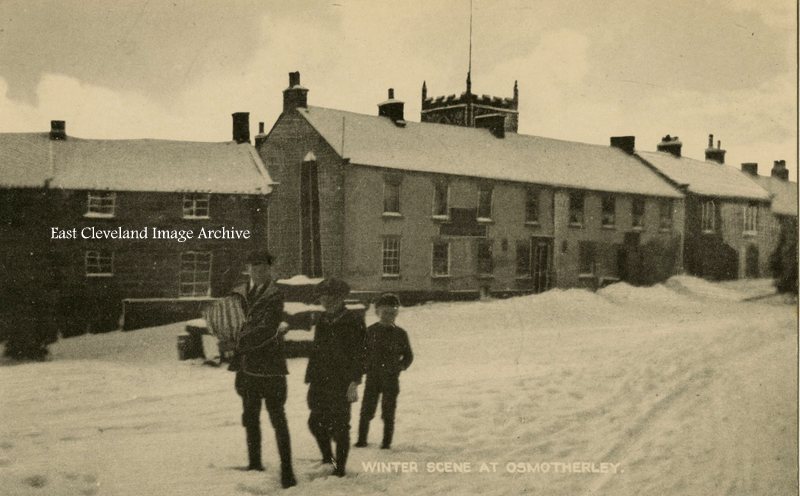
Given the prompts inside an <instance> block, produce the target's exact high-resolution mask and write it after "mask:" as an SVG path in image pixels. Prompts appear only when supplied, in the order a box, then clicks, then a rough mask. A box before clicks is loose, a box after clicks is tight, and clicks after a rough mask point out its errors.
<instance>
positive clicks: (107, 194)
mask: <svg viewBox="0 0 800 496" xmlns="http://www.w3.org/2000/svg"><path fill="white" fill-rule="evenodd" d="M116 204H117V194H116V193H114V192H113V191H90V192H89V193H88V195H87V202H86V217H114V212H115V209H116V206H117V205H116Z"/></svg>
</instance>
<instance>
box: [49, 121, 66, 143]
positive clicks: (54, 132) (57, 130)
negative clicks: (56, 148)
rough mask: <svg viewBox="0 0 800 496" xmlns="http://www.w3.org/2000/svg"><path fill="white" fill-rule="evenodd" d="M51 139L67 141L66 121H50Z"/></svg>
mask: <svg viewBox="0 0 800 496" xmlns="http://www.w3.org/2000/svg"><path fill="white" fill-rule="evenodd" d="M50 139H51V140H65V139H67V123H66V121H50Z"/></svg>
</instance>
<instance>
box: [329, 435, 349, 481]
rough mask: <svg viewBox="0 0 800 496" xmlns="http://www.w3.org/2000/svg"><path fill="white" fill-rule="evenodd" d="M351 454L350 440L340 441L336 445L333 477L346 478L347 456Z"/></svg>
mask: <svg viewBox="0 0 800 496" xmlns="http://www.w3.org/2000/svg"><path fill="white" fill-rule="evenodd" d="M349 452H350V440H349V439H347V440H345V441H340V442H337V443H336V465H335V466H334V469H333V475H335V476H336V477H344V476H345V469H344V467H345V465H347V455H348V454H349Z"/></svg>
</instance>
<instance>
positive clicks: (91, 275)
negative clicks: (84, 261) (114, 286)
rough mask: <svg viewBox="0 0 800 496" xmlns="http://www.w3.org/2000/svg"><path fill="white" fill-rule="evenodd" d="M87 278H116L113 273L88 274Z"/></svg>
mask: <svg viewBox="0 0 800 496" xmlns="http://www.w3.org/2000/svg"><path fill="white" fill-rule="evenodd" d="M86 277H114V274H113V273H102V274H86Z"/></svg>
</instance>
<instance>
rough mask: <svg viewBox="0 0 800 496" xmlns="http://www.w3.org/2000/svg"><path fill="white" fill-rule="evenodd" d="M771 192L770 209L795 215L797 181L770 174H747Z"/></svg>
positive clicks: (777, 212)
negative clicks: (785, 179)
mask: <svg viewBox="0 0 800 496" xmlns="http://www.w3.org/2000/svg"><path fill="white" fill-rule="evenodd" d="M748 177H749V178H750V179H752V180H754V181H756V182H757V183H758V184H759V185H760V186H761V187H762V188H764V189H766V190H767V191H769V192H770V193H771V194H772V211H773V212H774V213H776V214H778V215H791V216H793V217H797V183H796V182H793V181H784V180H782V179H778V178H777V177H770V176H748Z"/></svg>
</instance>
